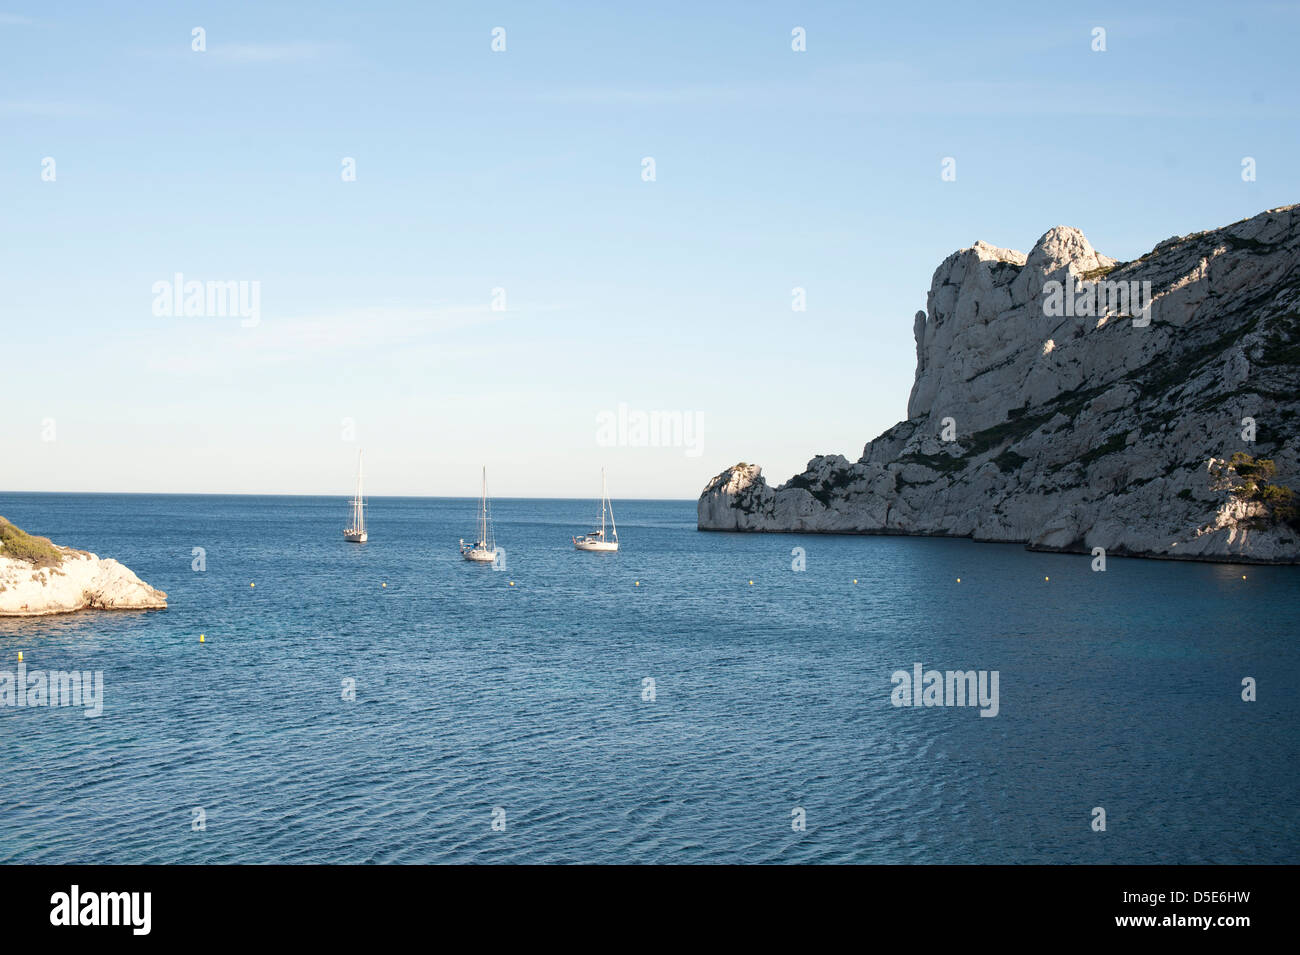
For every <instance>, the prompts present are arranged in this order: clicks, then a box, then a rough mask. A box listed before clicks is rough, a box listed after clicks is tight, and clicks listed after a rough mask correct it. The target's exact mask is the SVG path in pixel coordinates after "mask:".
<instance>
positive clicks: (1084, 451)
mask: <svg viewBox="0 0 1300 955" xmlns="http://www.w3.org/2000/svg"><path fill="white" fill-rule="evenodd" d="M1067 277H1072V278H1074V279H1076V280H1080V279H1082V280H1089V281H1095V280H1099V279H1103V280H1105V281H1124V282H1138V283H1141V282H1150V283H1151V285H1150V288H1151V292H1152V302H1151V308H1150V312H1149V319H1150V322H1149V324H1147V325H1146V326H1145V327H1142V325H1141V323H1140V322H1135V320H1134V318H1133V317H1131V316H1130V315H1127V314H1124V315H1121V314H1117V313H1116V311H1112V312H1111V313H1110V314H1104V315H1102V314H1099V313H1098V314H1094V315H1091V316H1089V317H1075V316H1073V315H1061V316H1058V317H1049V316H1048V315H1047V314H1046V312H1045V309H1044V301H1045V296H1046V294H1047V290H1046V289H1045V286H1046V284H1047V283H1049V282H1053V281H1055V282H1063V281H1064V280H1065V279H1066V278H1067ZM1139 287H1140V286H1139ZM1049 288H1050V287H1049ZM914 332H915V336H916V346H917V368H916V378H915V383H914V384H913V387H912V392H911V396H910V399H909V401H908V406H907V414H908V418H907V420H906V421H902V422H900V423H899V424H897V425H895V426H894V427H892V428H890V429H889V430H888V431H886V432H885V433H884V434H882V435H880V436H879V437H877V438H876V439H875V440H873V441H871V442H869V443H868V444H867V445H866V447H865V448H864V450H863V454H862V457H861V458H860V459H859V460H858V461H856V462H850V461H849V460H847V459H846V458H844V457H843V456H840V455H831V456H825V455H823V456H818V457H815V458H813V459H812V460H811V461H810V462H809V464H808V468H807V469H806V470H805V471H804V472H803V473H802V474H798V475H795V476H794V477H793V478H791V479H790V480H789V481H787V482H786V483H785V484H783V485H781V486H780V487H777V488H772V487H770V486H769V485H768V484H767V482H766V480H765V479H764V478H763V477H762V473H761V469H760V468H759V467H758V466H756V465H750V464H746V465H738V466H736V467H732V468H728V469H727V470H726V471H723V472H722V473H721V474H719V475H718V476H716V477H715V478H713V480H711V481H710V482H709V484H708V486H707V487H705V489H704V493H703V494H702V495H701V497H700V501H699V505H698V526H699V527H700V529H701V530H740V531H772V532H825V533H864V534H928V535H948V536H959V537H971V538H974V539H976V540H988V541H1016V542H1023V543H1025V544H1027V545H1028V546H1029V547H1031V548H1035V549H1043V550H1062V551H1071V552H1085V551H1089V550H1091V549H1092V548H1093V547H1104V548H1106V550H1107V552H1108V553H1113V554H1131V555H1141V556H1149V557H1167V558H1191V559H1201V560H1245V561H1261V562H1286V563H1295V562H1300V522H1298V521H1297V520H1296V519H1295V511H1294V509H1291V508H1290V506H1289V505H1287V504H1286V501H1285V497H1286V495H1285V492H1286V490H1287V488H1288V487H1297V488H1300V483H1298V482H1300V441H1298V440H1297V436H1296V426H1297V424H1298V423H1300V206H1289V207H1285V208H1281V209H1274V210H1270V211H1267V212H1264V213H1261V214H1260V215H1257V216H1255V217H1253V218H1251V219H1247V220H1244V221H1242V222H1238V223H1235V224H1233V225H1230V226H1227V227H1224V228H1221V229H1217V230H1211V231H1208V232H1201V233H1196V234H1194V235H1188V236H1183V237H1176V238H1174V239H1169V240H1166V241H1164V242H1162V243H1160V244H1159V245H1157V246H1156V247H1155V249H1153V250H1152V251H1151V252H1149V253H1148V254H1146V255H1144V256H1142V258H1140V259H1138V260H1136V261H1133V262H1127V263H1118V262H1115V261H1114V260H1113V259H1110V258H1108V257H1107V256H1104V255H1101V254H1100V253H1098V252H1097V251H1096V250H1094V249H1093V248H1092V246H1091V245H1089V243H1088V240H1087V239H1086V238H1085V237H1084V236H1083V233H1081V232H1079V231H1078V230H1077V229H1072V228H1068V227H1064V226H1058V227H1056V228H1054V229H1051V230H1050V231H1048V232H1047V233H1046V234H1045V235H1044V236H1043V237H1042V238H1041V239H1039V240H1038V242H1037V243H1036V244H1035V245H1034V247H1033V249H1032V250H1031V251H1030V252H1029V254H1028V255H1023V254H1021V253H1019V252H1013V251H1009V250H1007V249H1000V248H996V247H994V246H991V245H988V244H986V243H983V242H978V243H976V244H975V245H974V246H973V247H971V248H969V249H963V250H961V251H959V252H955V253H953V254H952V255H950V256H949V257H948V258H947V259H945V260H944V262H943V263H942V264H941V265H940V266H939V268H938V269H937V270H936V272H935V274H934V279H933V282H932V284H931V287H930V293H929V297H928V301H927V309H926V311H925V312H924V313H918V315H917V317H916V322H915V327H914ZM1246 418H1251V419H1253V420H1254V422H1255V427H1256V434H1255V440H1253V441H1248V440H1245V439H1244V438H1243V431H1244V430H1245V427H1246V426H1245V425H1244V424H1243V419H1246ZM949 419H950V420H949ZM945 424H950V425H951V432H952V435H951V436H952V437H953V438H954V440H944V437H945V435H944V426H945ZM1236 452H1243V453H1245V454H1248V455H1250V456H1251V457H1252V458H1255V459H1258V458H1266V459H1269V460H1271V461H1273V462H1274V464H1275V467H1276V474H1275V476H1274V478H1273V479H1272V484H1273V488H1272V490H1270V494H1272V495H1273V496H1272V497H1261V496H1260V495H1259V494H1255V493H1247V492H1245V491H1243V490H1242V487H1243V485H1245V484H1248V483H1249V482H1247V481H1245V480H1244V479H1236V480H1233V479H1234V478H1238V475H1237V472H1236V471H1235V470H1234V471H1230V472H1225V470H1224V465H1223V463H1222V462H1224V461H1226V460H1227V459H1229V458H1230V457H1231V456H1232V455H1233V454H1234V453H1236ZM1225 473H1226V474H1227V478H1228V479H1227V480H1225V478H1224V475H1225ZM1260 486H1261V487H1262V486H1263V485H1260ZM1297 497H1298V498H1300V495H1297ZM1296 504H1300V500H1298V501H1296Z"/></svg>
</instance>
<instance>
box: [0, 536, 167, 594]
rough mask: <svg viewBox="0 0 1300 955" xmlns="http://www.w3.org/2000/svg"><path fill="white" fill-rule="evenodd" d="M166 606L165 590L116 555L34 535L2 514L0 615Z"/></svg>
mask: <svg viewBox="0 0 1300 955" xmlns="http://www.w3.org/2000/svg"><path fill="white" fill-rule="evenodd" d="M166 607H167V594H165V593H164V592H163V591H161V590H158V589H156V588H154V587H150V586H149V585H148V584H146V583H145V582H144V581H143V580H141V579H140V578H139V577H137V576H136V575H135V574H134V573H132V572H131V571H130V570H129V569H128V568H126V567H124V566H123V565H121V564H119V563H118V562H117V561H115V560H108V559H100V558H99V557H97V556H96V555H94V554H91V553H87V552H86V551H82V550H75V549H73V548H71V547H60V546H59V545H57V544H54V543H51V542H50V541H49V540H47V539H45V538H43V537H33V536H31V535H29V534H26V533H24V532H23V531H21V530H19V529H18V528H17V527H15V526H14V525H13V524H10V523H9V522H8V521H6V520H5V519H4V518H2V517H0V617H43V616H48V615H51V614H61V613H74V612H76V611H78V610H162V609H165V608H166Z"/></svg>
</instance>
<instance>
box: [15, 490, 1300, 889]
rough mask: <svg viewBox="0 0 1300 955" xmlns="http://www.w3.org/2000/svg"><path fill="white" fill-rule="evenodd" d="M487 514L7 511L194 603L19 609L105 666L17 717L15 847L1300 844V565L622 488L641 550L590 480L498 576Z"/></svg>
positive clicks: (750, 850)
mask: <svg viewBox="0 0 1300 955" xmlns="http://www.w3.org/2000/svg"><path fill="white" fill-rule="evenodd" d="M476 507H477V501H474V500H469V499H434V498H376V499H374V500H373V501H372V502H371V504H370V507H369V515H368V522H369V530H370V540H369V541H368V542H367V543H366V544H362V545H357V544H348V543H346V542H344V540H343V538H342V528H343V526H344V523H345V521H346V517H347V507H346V503H345V501H344V500H343V499H342V498H339V497H333V498H327V497H271V496H268V497H258V496H185V495H100V494H0V514H3V515H4V516H5V517H7V518H9V519H10V520H11V521H13V522H14V523H16V524H17V525H18V526H20V527H23V528H24V529H26V530H28V531H29V532H31V533H34V534H40V535H43V536H47V537H50V538H52V539H53V540H54V541H56V542H57V543H60V544H67V545H71V546H74V547H78V548H81V549H85V550H89V551H92V552H94V553H96V554H98V555H100V556H101V557H113V558H116V559H117V560H120V561H121V562H122V563H124V564H125V565H126V566H128V567H130V568H131V569H132V570H134V571H135V572H136V573H137V574H139V575H140V577H141V578H143V579H144V580H146V581H147V582H149V583H150V584H152V585H154V586H156V587H159V588H161V589H163V590H165V591H166V592H167V594H168V608H167V609H166V610H163V611H151V612H93V611H92V612H81V613H75V614H68V615H63V616H56V617H45V618H38V619H16V618H0V681H3V679H4V674H5V673H6V672H9V673H11V674H12V673H16V672H17V671H16V667H17V656H18V653H19V652H22V653H23V655H24V666H25V667H26V668H27V670H28V672H29V673H30V672H31V671H33V670H45V671H72V670H76V671H85V672H95V671H98V672H100V673H102V680H103V684H102V685H103V693H102V701H101V712H100V714H99V715H97V716H93V715H92V716H87V715H86V714H87V712H88V709H87V708H85V707H81V708H78V707H74V706H64V707H51V706H44V707H39V706H37V707H18V706H14V705H0V862H4V863H185V864H201V863H202V864H209V863H1295V862H1297V861H1300V794H1298V793H1300V787H1298V786H1297V783H1298V782H1300V779H1298V778H1297V777H1298V769H1297V767H1300V758H1298V757H1300V733H1297V729H1298V728H1300V693H1298V692H1297V687H1298V686H1300V640H1297V637H1300V625H1298V624H1297V621H1298V620H1300V567H1270V566H1253V565H1232V564H1209V563H1187V562H1173V561H1156V560H1139V559H1124V558H1120V557H1110V558H1108V559H1107V562H1106V566H1105V569H1104V570H1097V569H1094V560H1093V558H1092V557H1091V556H1089V555H1061V554H1042V553H1032V552H1029V551H1026V550H1024V549H1023V548H1022V547H1020V546H1017V545H1007V544H984V543H974V542H971V541H967V540H956V539H940V538H907V537H883V536H823V535H766V534H723V533H702V532H699V531H697V530H696V526H695V503H694V502H693V501H617V500H616V501H615V502H614V508H615V518H616V520H617V525H618V532H619V541H620V550H619V551H618V552H617V553H613V554H608V553H605V554H601V553H584V552H578V551H576V550H575V549H574V548H573V546H572V543H571V541H570V537H571V535H573V534H575V533H581V532H584V531H586V530H588V529H590V526H591V521H592V520H593V518H598V515H599V507H598V504H596V503H594V502H592V501H579V500H496V501H494V502H493V518H494V529H495V536H496V541H497V544H498V545H499V546H500V547H501V548H502V550H503V558H502V560H501V561H500V566H493V565H488V564H470V563H467V562H465V561H463V560H461V559H460V558H459V555H458V550H457V542H458V540H459V539H460V538H468V537H470V536H472V535H473V532H474V522H475V511H476ZM201 635H202V641H200V636H201ZM918 666H919V668H920V670H921V672H922V673H923V674H928V673H929V672H930V671H932V670H933V671H938V672H939V674H940V676H941V677H943V682H942V684H941V685H940V687H938V688H937V691H936V692H935V693H934V694H931V695H930V698H929V699H928V700H927V698H926V694H924V693H917V694H916V695H915V697H912V698H911V699H908V697H911V694H910V693H909V694H904V693H903V686H904V684H905V683H907V682H909V681H910V678H911V677H912V676H913V675H914V674H915V672H916V670H917V667H918ZM948 671H953V672H954V673H966V672H968V671H975V672H976V674H977V675H978V677H979V679H980V680H982V681H984V682H983V684H982V685H983V686H984V687H985V688H986V689H987V690H989V691H990V693H989V695H990V696H991V691H992V688H993V687H994V685H995V684H994V683H993V682H992V681H993V679H994V675H995V674H996V681H997V682H996V689H997V692H996V705H995V706H994V705H979V704H978V700H973V699H971V698H969V697H967V698H966V699H964V700H962V699H960V698H958V697H957V695H956V693H955V692H952V693H949V692H948V690H949V687H948V681H947V677H946V674H947V672H948ZM903 676H906V677H908V678H909V680H907V681H905V680H903V679H902V677H903ZM929 682H931V681H930V680H929V679H928V677H923V684H925V683H929ZM958 684H961V685H962V687H964V686H965V684H963V683H962V680H961V679H960V678H959V679H958V680H957V681H956V682H955V683H954V684H953V687H952V689H953V690H954V691H955V690H956V689H957V688H958ZM932 689H934V688H932ZM986 698H988V697H987V696H986ZM907 702H911V703H913V704H917V705H896V704H900V703H907ZM926 702H930V703H932V704H934V705H925V704H926ZM959 703H964V704H965V705H957V704H959ZM991 703H992V701H991V700H990V704H991ZM947 704H952V705H947ZM972 704H975V705H972Z"/></svg>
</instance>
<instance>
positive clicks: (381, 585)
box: [379, 584, 388, 587]
mask: <svg viewBox="0 0 1300 955" xmlns="http://www.w3.org/2000/svg"><path fill="white" fill-rule="evenodd" d="M379 586H380V587H387V586H388V584H380V585H379Z"/></svg>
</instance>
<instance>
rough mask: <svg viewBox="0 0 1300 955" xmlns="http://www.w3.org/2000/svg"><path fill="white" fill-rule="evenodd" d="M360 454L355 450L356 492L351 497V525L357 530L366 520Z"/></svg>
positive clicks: (362, 526) (363, 525)
mask: <svg viewBox="0 0 1300 955" xmlns="http://www.w3.org/2000/svg"><path fill="white" fill-rule="evenodd" d="M361 455H362V452H360V451H358V452H357V493H356V496H355V497H353V498H352V526H353V528H355V529H356V530H358V531H360V530H363V529H364V528H365V521H366V516H365V510H364V508H365V504H364V501H365V498H364V497H363V496H362V484H361V473H362V472H361V467H362V460H361Z"/></svg>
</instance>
